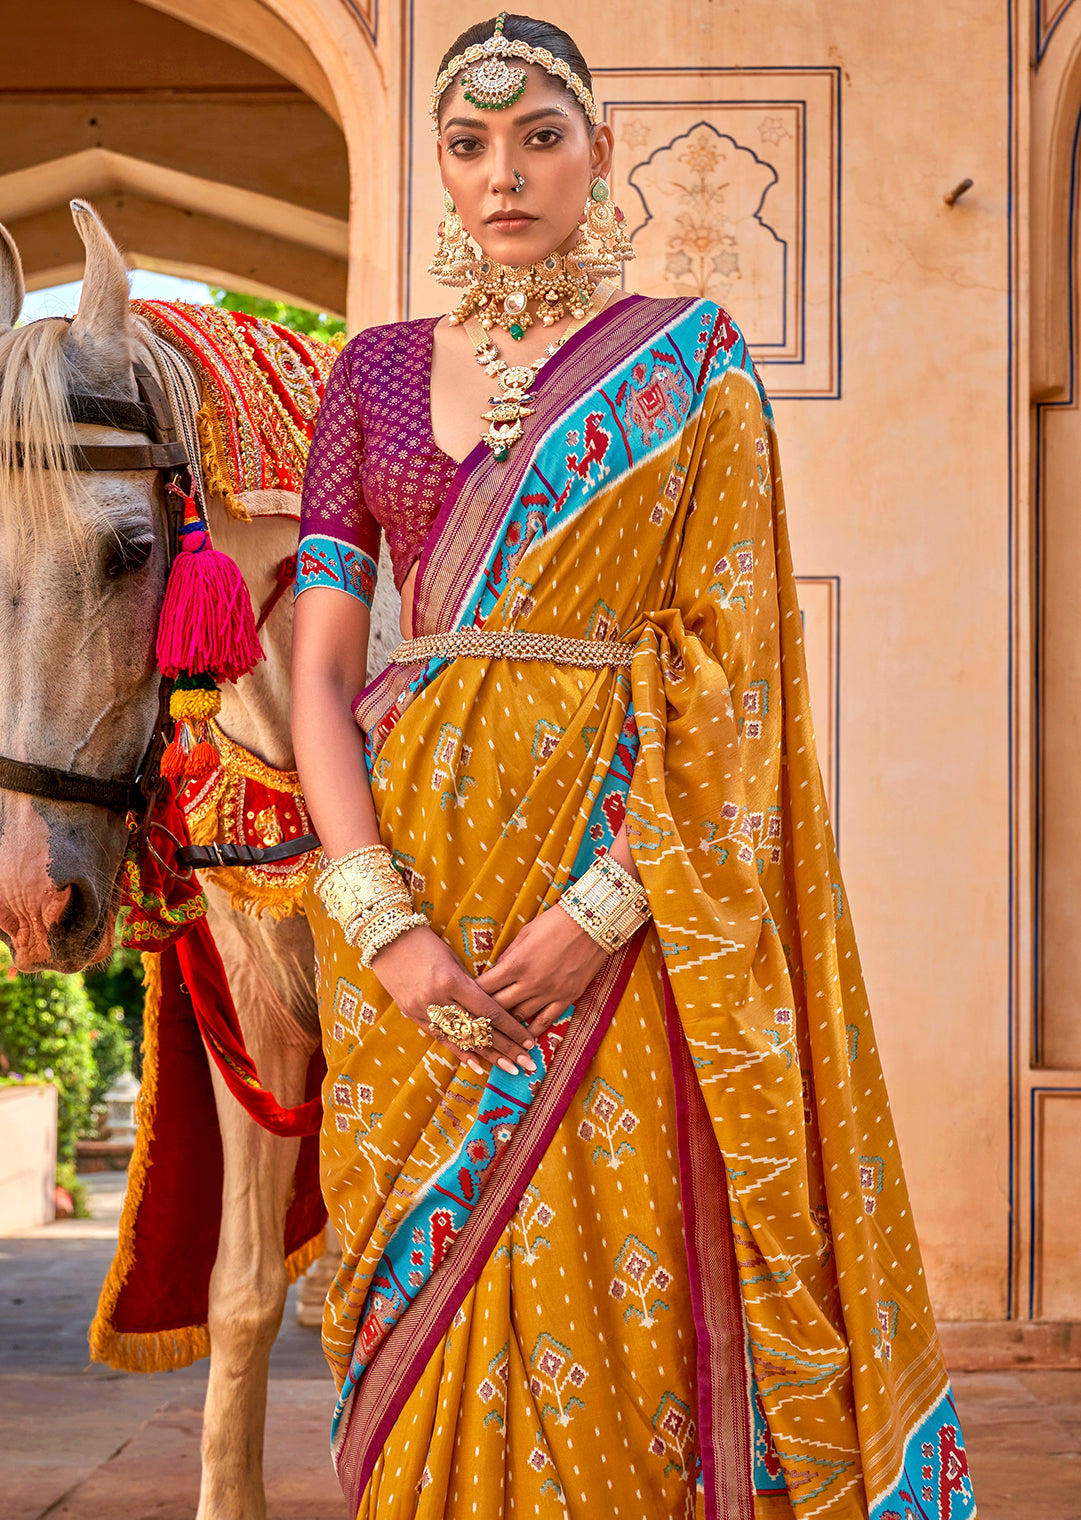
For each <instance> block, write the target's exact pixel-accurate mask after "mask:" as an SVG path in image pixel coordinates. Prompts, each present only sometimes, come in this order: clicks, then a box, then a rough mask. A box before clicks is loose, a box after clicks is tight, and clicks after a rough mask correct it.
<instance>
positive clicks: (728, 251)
mask: <svg viewBox="0 0 1081 1520" xmlns="http://www.w3.org/2000/svg"><path fill="white" fill-rule="evenodd" d="M781 130H782V131H783V132H786V135H787V129H785V128H784V127H783V126H782V128H781ZM627 178H628V183H629V184H630V185H632V186H633V188H634V190H635V191H636V192H637V197H638V200H639V202H640V204H641V210H642V213H643V214H642V216H641V218H640V219H639V220H638V221H637V223H635V208H634V207H633V206H630V207H628V209H627V216H628V219H629V221H630V222H631V233H630V237H631V241H632V243H633V244H634V247H635V252H636V253H637V254H638V255H639V257H640V258H641V259H642V260H643V264H645V263H646V262H648V264H649V267H650V269H651V272H652V271H653V270H655V269H656V268H657V267H658V266H661V267H662V268H663V277H664V281H665V284H666V285H667V286H668V288H669V290H670V291H671V293H672V294H673V295H685V296H708V297H709V298H710V299H711V300H716V301H719V302H720V303H721V305H722V306H725V307H726V308H727V309H728V310H729V311H731V312H732V313H733V315H735V316H736V319H737V321H738V322H739V324H740V326H741V327H742V329H743V332H744V333H745V335H746V336H747V339H748V341H749V342H750V343H751V345H752V347H754V348H755V350H756V351H761V350H763V349H764V348H766V347H770V348H781V347H783V346H784V339H785V331H784V329H785V317H786V315H787V313H786V310H785V307H786V301H785V296H786V288H785V287H786V280H785V262H786V254H787V252H788V247H787V243H786V240H785V239H784V238H783V237H782V236H781V235H780V233H779V232H778V230H777V229H776V228H775V227H773V226H771V225H770V221H769V211H768V210H767V209H766V206H767V202H768V200H769V196H770V191H771V190H772V189H773V187H774V186H775V185H776V184H777V182H778V180H779V178H780V176H779V175H778V173H777V170H776V169H775V168H774V167H773V166H772V164H769V163H766V162H765V161H764V160H763V159H761V158H759V157H758V155H757V154H756V153H755V152H754V150H753V149H752V148H748V147H744V146H743V145H742V144H740V143H738V142H737V141H736V139H735V138H733V137H730V136H729V135H728V134H727V133H725V132H719V131H718V130H717V128H716V127H714V126H712V125H711V124H710V123H709V122H706V121H700V122H697V123H696V124H695V125H694V126H693V127H691V128H690V129H689V131H687V132H684V133H682V134H681V135H680V136H679V137H676V138H674V139H673V140H672V141H671V142H669V143H666V144H665V145H664V146H663V147H659V148H656V149H655V150H654V151H653V152H652V153H651V154H650V156H649V158H647V159H646V160H645V162H644V163H639V164H636V165H635V167H634V169H632V171H631V173H630V174H629V175H628V177H627Z"/></svg>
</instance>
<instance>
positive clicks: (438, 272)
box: [428, 190, 480, 288]
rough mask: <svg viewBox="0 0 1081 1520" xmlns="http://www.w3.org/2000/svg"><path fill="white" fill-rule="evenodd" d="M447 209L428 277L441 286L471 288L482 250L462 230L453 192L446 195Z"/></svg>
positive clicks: (444, 197)
mask: <svg viewBox="0 0 1081 1520" xmlns="http://www.w3.org/2000/svg"><path fill="white" fill-rule="evenodd" d="M443 205H444V208H445V210H446V215H445V216H444V218H443V220H442V221H441V222H440V224H439V242H438V243H437V245H436V250H435V257H434V258H433V259H432V262H431V263H430V264H429V265H428V273H429V274H430V275H434V276H435V278H436V279H437V280H438V281H439V283H440V285H450V286H452V287H454V288H460V287H461V286H463V285H468V284H469V279H470V275H471V273H472V270H473V265H474V264H475V263H476V261H477V259H478V258H479V257H480V250H479V249H478V248H476V246H475V245H474V243H473V241H472V239H471V238H470V236H469V234H468V232H466V230H465V228H464V227H463V226H462V219H461V217H460V216H459V215H458V212H457V211H456V210H455V206H454V201H453V199H452V198H451V194H450V191H449V190H444V191H443Z"/></svg>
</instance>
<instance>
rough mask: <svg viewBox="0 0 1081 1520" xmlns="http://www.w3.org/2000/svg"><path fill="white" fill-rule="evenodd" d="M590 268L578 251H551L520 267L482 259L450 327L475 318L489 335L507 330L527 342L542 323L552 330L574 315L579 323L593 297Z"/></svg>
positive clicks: (473, 273) (472, 274) (471, 273)
mask: <svg viewBox="0 0 1081 1520" xmlns="http://www.w3.org/2000/svg"><path fill="white" fill-rule="evenodd" d="M589 268H590V266H589V264H588V263H587V262H586V261H585V260H584V259H582V258H580V257H576V256H575V254H574V252H573V251H572V252H570V253H568V254H559V253H550V254H549V255H548V257H547V258H546V259H540V260H539V261H538V262H537V263H536V264H524V265H522V266H521V267H520V268H517V269H516V268H514V266H513V265H510V264H497V263H495V261H494V260H493V259H478V261H477V263H476V264H475V265H474V266H473V268H472V270H471V271H470V276H471V278H470V282H469V288H468V289H467V290H466V292H465V294H464V295H463V296H462V299H461V300H460V301H459V302H458V305H457V306H456V307H455V309H454V310H453V311H452V312H451V314H450V324H451V326H452V327H454V326H457V324H458V323H460V322H462V323H464V322H467V321H468V319H469V318H470V317H471V316H473V315H474V314H476V315H477V317H479V319H480V323H481V325H482V326H483V328H484V330H485V331H486V332H490V331H491V329H492V328H493V327H502V328H503V329H504V330H505V331H506V332H508V333H509V334H510V336H511V337H512V338H522V337H524V336H525V332H526V329H527V328H529V327H532V325H533V323H534V321H535V320H537V319H539V320H540V321H541V322H542V323H543V325H544V326H545V327H551V326H552V324H553V323H555V322H558V321H559V319H560V318H561V317H563V316H565V315H566V314H567V312H568V311H569V312H570V314H571V316H572V317H574V318H575V320H577V319H578V318H579V317H581V316H582V315H583V313H584V312H585V311H586V310H587V309H588V307H589V303H590V299H591V298H592V296H593V282H592V280H591V279H590V275H589ZM531 304H532V305H533V308H534V309H533V310H532V311H531V310H530V305H531Z"/></svg>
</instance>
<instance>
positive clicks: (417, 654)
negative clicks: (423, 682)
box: [390, 628, 634, 670]
mask: <svg viewBox="0 0 1081 1520" xmlns="http://www.w3.org/2000/svg"><path fill="white" fill-rule="evenodd" d="M633 655H634V645H633V644H625V643H623V641H622V640H621V639H563V638H559V637H557V636H556V635H555V634H552V633H526V632H523V631H519V630H517V629H513V628H507V629H492V630H488V629H484V628H460V629H458V630H457V631H456V632H454V633H426V634H424V635H423V636H422V637H421V638H419V639H406V641H405V643H404V644H399V645H398V647H397V649H396V650H395V651H394V653H393V654H392V655H391V657H390V660H391V664H393V665H413V664H416V663H418V662H420V661H422V660H431V659H437V658H446V659H451V660H458V659H467V660H546V661H548V662H549V663H550V664H552V665H577V666H579V667H580V668H582V669H585V670H602V669H604V667H605V666H607V665H629V664H630V663H631V659H632V656H633Z"/></svg>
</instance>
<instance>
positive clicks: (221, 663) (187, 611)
mask: <svg viewBox="0 0 1081 1520" xmlns="http://www.w3.org/2000/svg"><path fill="white" fill-rule="evenodd" d="M180 540H181V546H180V553H179V554H178V555H177V556H176V559H175V560H174V561H173V566H172V569H171V570H170V572H169V580H168V583H167V585H166V587H165V602H164V604H163V606H162V609H161V621H160V623H159V624H158V647H157V656H158V664H159V666H160V667H161V669H162V671H163V672H164V674H165V675H167V676H173V677H176V676H178V675H180V673H181V672H189V673H190V672H193V671H197V672H202V671H207V672H210V673H211V674H212V675H213V676H214V677H215V678H216V679H217V680H220V681H236V680H239V678H240V677H241V676H244V675H247V673H248V672H249V671H250V670H251V669H252V668H253V666H254V665H256V664H257V663H258V661H259V660H262V659H265V658H266V657H265V655H264V654H263V647H262V645H261V644H260V642H259V635H258V634H257V633H256V631H255V617H254V615H253V613H252V606H251V596H250V595H249V592H248V588H247V585H246V584H245V581H244V577H243V575H242V574H241V573H240V567H239V566H238V565H237V563H236V561H235V560H232V559H230V558H229V556H228V554H222V553H221V552H220V551H219V550H217V549H212V548H211V547H210V538H209V536H208V534H207V531H206V528H205V526H204V524H203V523H202V521H201V519H200V518H199V513H198V508H197V507H196V505H195V503H194V501H192V499H191V498H190V497H187V498H186V499H185V502H184V526H183V527H182V528H181V530H180Z"/></svg>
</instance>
